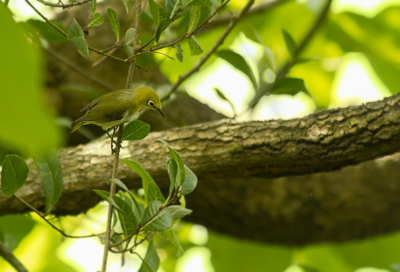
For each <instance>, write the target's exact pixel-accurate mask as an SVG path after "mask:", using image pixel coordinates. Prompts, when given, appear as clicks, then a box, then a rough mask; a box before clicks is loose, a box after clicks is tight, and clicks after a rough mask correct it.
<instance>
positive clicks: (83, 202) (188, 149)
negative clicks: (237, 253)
mask: <svg viewBox="0 0 400 272" xmlns="http://www.w3.org/2000/svg"><path fill="white" fill-rule="evenodd" d="M399 102H400V95H396V96H393V97H390V98H387V99H384V100H382V101H378V102H373V103H367V104H365V105H361V106H353V107H348V108H343V109H333V110H323V111H319V112H316V113H314V114H311V115H309V116H307V117H304V118H301V119H292V120H272V121H265V122H245V123H236V122H233V121H228V120H224V121H218V122H214V123H205V124H200V125H195V126H190V127H184V128H176V129H171V130H168V131H163V132H156V133H151V134H150V135H149V136H148V137H147V138H146V139H145V140H143V141H139V142H133V143H129V144H128V143H125V145H126V147H125V148H123V149H122V151H121V157H122V158H128V159H132V160H135V161H138V162H140V163H141V164H142V165H143V166H144V167H145V168H146V169H147V170H148V171H149V173H150V174H151V175H152V176H153V178H154V179H155V180H156V181H157V182H158V183H159V184H160V186H161V187H162V188H163V189H164V190H165V189H167V188H168V183H167V180H168V178H167V173H166V170H165V159H166V157H167V152H166V149H165V148H164V147H163V146H162V145H161V144H160V143H157V142H156V140H158V139H163V140H166V141H167V142H169V144H170V145H171V146H173V147H174V148H175V149H176V150H178V152H180V154H181V155H182V157H183V159H184V161H185V164H186V165H188V166H189V167H190V168H191V169H192V170H193V171H194V172H195V173H196V174H197V176H198V178H199V185H198V188H197V189H196V190H195V192H194V193H193V194H192V195H189V196H188V197H187V202H188V206H189V207H190V208H192V209H193V210H194V211H195V212H194V213H193V215H191V216H190V217H189V218H188V220H191V221H193V222H197V223H200V224H204V225H205V226H207V227H209V228H211V229H214V230H216V231H219V232H224V233H228V234H232V235H235V236H237V237H242V238H247V239H253V240H258V241H263V242H274V243H283V244H288V245H302V244H305V243H313V242H323V241H342V240H348V239H357V238H362V237H366V236H370V235H377V234H381V233H385V232H388V231H393V230H395V229H398V228H399V227H400V216H399V212H398V211H396V208H394V207H398V206H399V204H400V203H398V202H399V197H398V195H399V190H400V188H399V186H398V185H397V184H396V183H393V182H392V179H389V178H385V179H383V180H380V179H379V178H376V177H377V176H376V175H378V177H379V176H385V173H386V171H384V170H382V171H381V172H377V170H378V167H376V166H374V167H373V166H371V164H373V165H374V163H375V162H369V163H366V164H362V165H359V166H356V167H351V168H346V169H344V170H342V171H337V172H335V173H321V174H314V175H308V176H303V177H288V178H280V179H274V180H270V178H275V177H280V176H281V177H282V176H290V175H303V174H308V173H315V172H322V171H332V170H335V169H339V168H342V167H345V166H348V165H353V164H357V163H360V162H363V161H367V160H371V159H374V158H378V157H381V156H384V155H387V154H392V153H394V152H397V151H400V133H399V130H400V128H399V123H400V110H399V108H400V104H399ZM109 153H110V150H109V140H108V139H105V138H104V139H102V140H98V141H94V142H92V143H90V144H87V145H81V146H78V147H75V148H67V149H64V150H61V152H60V160H61V163H62V165H63V173H64V181H65V185H64V191H63V196H62V197H61V199H60V201H59V202H58V204H57V205H56V207H55V209H54V213H55V214H60V215H62V214H77V213H80V212H84V211H86V210H87V209H88V208H89V207H91V206H93V205H94V204H96V203H97V202H98V200H99V199H98V198H97V197H96V195H95V194H94V193H93V192H92V189H105V188H107V180H108V177H110V173H111V165H112V164H111V156H110V154H109ZM397 165H398V164H397ZM29 167H30V169H31V172H30V175H29V181H28V183H27V185H26V186H24V187H23V188H22V189H21V190H20V192H19V196H21V197H23V198H24V199H25V200H27V201H28V202H30V203H31V204H32V205H34V206H35V207H38V208H42V207H43V206H44V203H43V199H44V198H43V190H42V189H41V185H40V181H39V178H38V175H37V172H36V170H35V169H34V166H33V163H32V162H29ZM393 167H395V166H393ZM382 169H383V168H382ZM371 171H374V172H371ZM374 174H375V175H374ZM352 175H356V176H355V177H352ZM119 178H120V179H122V180H123V181H124V182H125V183H126V184H127V185H128V186H129V187H130V188H138V187H139V186H140V179H139V178H138V176H137V175H136V174H135V173H133V172H132V171H131V170H129V169H128V168H127V167H121V170H120V173H119ZM397 180H398V178H397ZM24 211H26V208H25V207H24V206H22V205H21V204H20V203H18V202H16V201H15V200H13V199H11V198H5V197H4V196H1V195H0V213H1V214H6V213H18V212H24ZM387 222H390V224H387Z"/></svg>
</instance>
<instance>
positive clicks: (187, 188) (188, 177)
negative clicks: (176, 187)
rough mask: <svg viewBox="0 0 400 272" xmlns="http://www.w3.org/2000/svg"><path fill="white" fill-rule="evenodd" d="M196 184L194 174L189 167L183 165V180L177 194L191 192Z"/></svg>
mask: <svg viewBox="0 0 400 272" xmlns="http://www.w3.org/2000/svg"><path fill="white" fill-rule="evenodd" d="M196 186H197V177H196V175H195V174H194V173H193V172H192V170H190V169H189V167H187V166H186V165H185V180H184V181H183V183H182V187H181V190H180V192H179V196H184V195H187V194H190V193H191V192H193V190H194V189H195V188H196Z"/></svg>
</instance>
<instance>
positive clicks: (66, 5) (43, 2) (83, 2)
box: [37, 0, 92, 9]
mask: <svg viewBox="0 0 400 272" xmlns="http://www.w3.org/2000/svg"><path fill="white" fill-rule="evenodd" d="M37 1H38V2H40V3H42V4H43V5H45V6H50V7H54V8H62V9H67V8H72V7H76V6H81V5H84V4H86V3H89V2H91V1H92V0H84V1H82V2H79V1H73V2H71V3H69V4H64V3H62V2H61V1H59V3H61V4H54V3H50V2H47V1H43V0H37Z"/></svg>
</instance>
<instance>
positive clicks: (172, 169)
mask: <svg viewBox="0 0 400 272" xmlns="http://www.w3.org/2000/svg"><path fill="white" fill-rule="evenodd" d="M167 170H168V176H169V181H170V184H169V195H168V196H169V197H171V196H172V192H173V190H174V188H176V187H178V182H177V180H176V174H177V171H178V166H177V164H176V162H175V161H174V160H171V159H170V158H168V159H167Z"/></svg>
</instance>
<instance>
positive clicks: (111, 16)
mask: <svg viewBox="0 0 400 272" xmlns="http://www.w3.org/2000/svg"><path fill="white" fill-rule="evenodd" d="M107 17H108V21H109V22H110V25H111V28H112V30H113V32H114V35H115V37H116V38H117V42H119V32H120V26H119V18H118V14H117V12H115V10H113V9H110V8H109V9H107Z"/></svg>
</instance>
